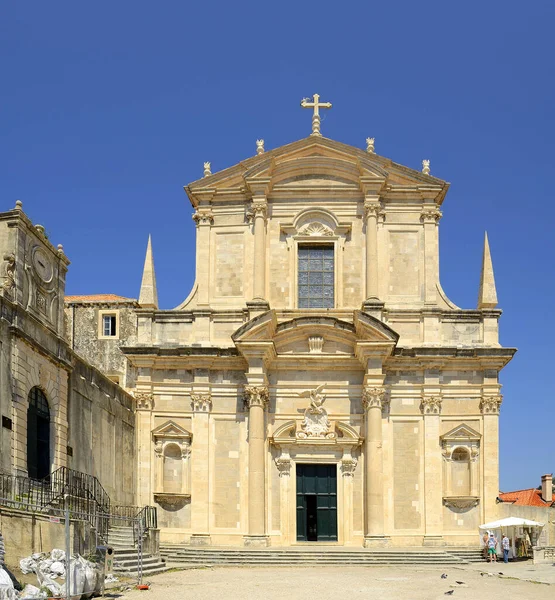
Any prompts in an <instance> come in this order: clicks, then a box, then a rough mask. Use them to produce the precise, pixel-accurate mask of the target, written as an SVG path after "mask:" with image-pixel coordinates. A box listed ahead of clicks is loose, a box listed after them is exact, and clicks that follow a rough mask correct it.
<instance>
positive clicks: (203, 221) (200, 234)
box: [193, 204, 214, 306]
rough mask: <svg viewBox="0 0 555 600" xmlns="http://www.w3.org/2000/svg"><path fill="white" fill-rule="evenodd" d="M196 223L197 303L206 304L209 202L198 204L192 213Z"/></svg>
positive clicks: (208, 297)
mask: <svg viewBox="0 0 555 600" xmlns="http://www.w3.org/2000/svg"><path fill="white" fill-rule="evenodd" d="M193 220H194V222H195V223H196V225H197V264H196V274H197V283H198V304H199V306H208V303H209V299H210V228H211V226H212V223H213V222H214V213H213V212H212V207H211V206H210V204H203V205H201V206H199V207H198V208H197V210H196V212H195V213H194V214H193Z"/></svg>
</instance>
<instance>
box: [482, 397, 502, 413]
mask: <svg viewBox="0 0 555 600" xmlns="http://www.w3.org/2000/svg"><path fill="white" fill-rule="evenodd" d="M502 402H503V396H502V395H501V394H496V395H493V396H482V400H481V401H480V411H481V412H482V414H483V415H498V414H499V410H500V409H501V403H502Z"/></svg>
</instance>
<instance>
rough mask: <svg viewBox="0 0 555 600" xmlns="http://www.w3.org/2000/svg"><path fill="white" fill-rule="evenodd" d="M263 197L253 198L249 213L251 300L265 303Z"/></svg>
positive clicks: (264, 221)
mask: <svg viewBox="0 0 555 600" xmlns="http://www.w3.org/2000/svg"><path fill="white" fill-rule="evenodd" d="M267 208H268V203H267V202H266V198H265V197H261V198H255V199H254V200H253V202H252V207H251V210H250V212H249V215H250V218H251V219H253V220H254V282H253V300H254V301H262V302H264V301H265V295H266V210H267Z"/></svg>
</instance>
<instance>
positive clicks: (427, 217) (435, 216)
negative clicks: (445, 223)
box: [420, 206, 443, 225]
mask: <svg viewBox="0 0 555 600" xmlns="http://www.w3.org/2000/svg"><path fill="white" fill-rule="evenodd" d="M442 215H443V213H442V212H441V211H440V210H439V208H437V207H435V206H434V207H431V208H424V209H423V210H422V212H421V213H420V220H421V221H422V223H424V224H426V223H431V224H433V225H435V224H436V223H437V222H438V221H439V220H440V219H441V217H442Z"/></svg>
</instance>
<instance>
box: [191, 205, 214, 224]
mask: <svg viewBox="0 0 555 600" xmlns="http://www.w3.org/2000/svg"><path fill="white" fill-rule="evenodd" d="M193 221H194V222H195V223H196V224H197V227H199V226H201V225H212V223H214V213H213V212H212V209H211V208H197V210H196V211H195V213H194V214H193Z"/></svg>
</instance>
